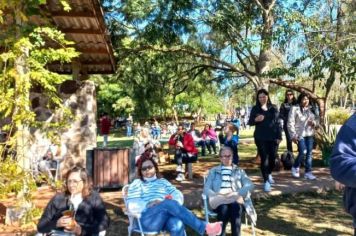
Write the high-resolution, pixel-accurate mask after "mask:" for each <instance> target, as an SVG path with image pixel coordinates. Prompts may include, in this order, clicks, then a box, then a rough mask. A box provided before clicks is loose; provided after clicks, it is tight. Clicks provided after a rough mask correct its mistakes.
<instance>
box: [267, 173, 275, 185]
mask: <svg viewBox="0 0 356 236" xmlns="http://www.w3.org/2000/svg"><path fill="white" fill-rule="evenodd" d="M268 182H269V183H270V184H274V183H275V181H274V179H273V177H272V175H268Z"/></svg>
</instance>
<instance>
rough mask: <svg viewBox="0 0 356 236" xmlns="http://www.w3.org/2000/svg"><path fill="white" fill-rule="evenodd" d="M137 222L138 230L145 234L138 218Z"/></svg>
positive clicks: (142, 235) (143, 235)
mask: <svg viewBox="0 0 356 236" xmlns="http://www.w3.org/2000/svg"><path fill="white" fill-rule="evenodd" d="M137 222H138V227H139V228H140V231H141V236H145V234H144V233H143V229H142V226H141V221H140V219H137Z"/></svg>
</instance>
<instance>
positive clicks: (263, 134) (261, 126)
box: [248, 105, 282, 141]
mask: <svg viewBox="0 0 356 236" xmlns="http://www.w3.org/2000/svg"><path fill="white" fill-rule="evenodd" d="M261 114H262V115H264V117H265V118H264V120H263V121H262V122H255V118H256V117H257V116H258V115H261ZM278 119H279V112H278V109H277V107H276V106H275V105H268V107H267V111H264V110H262V108H261V107H257V106H254V107H252V110H251V114H250V119H249V121H248V124H249V125H251V126H252V125H255V126H256V128H255V132H254V138H255V139H256V140H261V141H274V140H277V139H279V140H282V127H281V125H280V123H279V121H278Z"/></svg>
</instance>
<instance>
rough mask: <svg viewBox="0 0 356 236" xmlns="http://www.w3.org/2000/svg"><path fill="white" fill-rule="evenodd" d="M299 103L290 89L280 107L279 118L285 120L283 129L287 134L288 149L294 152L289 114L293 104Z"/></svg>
mask: <svg viewBox="0 0 356 236" xmlns="http://www.w3.org/2000/svg"><path fill="white" fill-rule="evenodd" d="M296 104H297V99H296V98H295V97H294V93H293V91H292V90H290V89H288V90H287V91H286V93H285V95H284V102H283V103H282V105H281V107H280V108H279V118H280V119H281V120H282V121H283V130H284V133H285V135H286V142H287V151H288V152H290V153H293V146H292V139H291V137H290V134H289V132H288V127H287V123H288V114H289V111H290V109H291V107H292V106H295V105H296Z"/></svg>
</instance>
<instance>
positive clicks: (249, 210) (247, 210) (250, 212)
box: [201, 176, 257, 236]
mask: <svg viewBox="0 0 356 236" xmlns="http://www.w3.org/2000/svg"><path fill="white" fill-rule="evenodd" d="M205 182H206V176H204V185H205ZM250 195H251V194H250V192H249V193H248V196H247V197H246V198H247V199H248V201H250V204H249V205H246V204H245V205H243V211H242V212H243V213H244V215H245V226H246V227H248V222H250V225H251V229H252V235H253V236H255V235H256V232H255V226H256V219H257V217H256V211H255V209H254V208H253V205H252V201H251V198H250ZM201 196H202V199H203V204H204V215H205V221H206V223H209V217H211V218H216V217H217V215H218V214H217V213H215V212H213V211H211V210H210V209H209V203H208V197H207V196H206V195H205V194H204V192H203V193H202V195H201Z"/></svg>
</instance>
